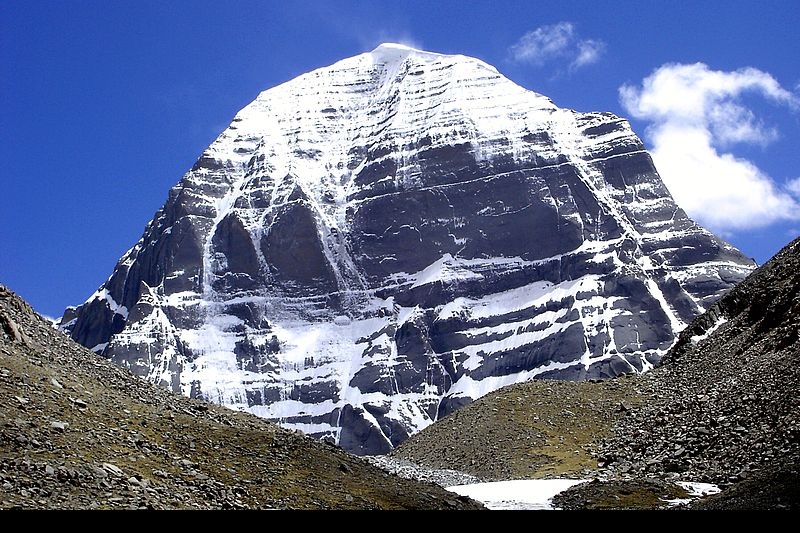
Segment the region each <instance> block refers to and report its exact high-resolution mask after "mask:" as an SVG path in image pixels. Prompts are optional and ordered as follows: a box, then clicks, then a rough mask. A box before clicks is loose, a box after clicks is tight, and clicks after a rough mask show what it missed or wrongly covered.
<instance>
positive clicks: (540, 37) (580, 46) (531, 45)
mask: <svg viewBox="0 0 800 533" xmlns="http://www.w3.org/2000/svg"><path fill="white" fill-rule="evenodd" d="M508 51H509V53H510V54H511V57H512V59H513V60H514V61H518V62H520V63H528V64H531V65H534V66H542V65H544V64H545V63H547V62H548V61H552V60H564V61H567V62H569V68H570V69H572V70H574V69H577V68H580V67H583V66H586V65H590V64H592V63H596V62H597V61H598V60H599V59H600V56H601V55H602V54H603V52H604V51H605V43H604V42H603V41H599V40H595V39H581V38H580V36H579V35H578V32H577V31H576V30H575V25H574V24H572V23H571V22H559V23H558V24H552V25H549V26H540V27H538V28H536V29H535V30H532V31H529V32H528V33H526V34H525V35H523V36H522V37H521V38H520V39H519V41H517V42H516V43H514V44H513V45H512V46H511V47H510V48H509V49H508Z"/></svg>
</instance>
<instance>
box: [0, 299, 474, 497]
mask: <svg viewBox="0 0 800 533" xmlns="http://www.w3.org/2000/svg"><path fill="white" fill-rule="evenodd" d="M0 325H1V326H2V327H0V509H477V508H480V505H479V504H477V503H476V502H474V501H472V500H469V499H467V498H462V497H458V496H456V495H454V494H452V493H450V492H447V491H445V490H444V489H443V488H441V487H440V486H438V485H434V484H432V483H421V482H414V481H409V480H406V479H402V478H399V477H396V476H392V475H389V474H387V473H386V472H384V471H382V470H379V469H377V468H375V467H373V466H371V465H369V464H368V463H367V462H366V461H364V460H362V459H360V458H358V457H354V456H353V455H352V454H348V453H346V452H344V451H343V450H341V449H339V448H337V447H334V446H330V445H327V444H325V443H322V442H319V441H317V440H314V439H312V438H310V437H307V436H303V435H300V434H299V433H298V432H294V431H290V430H286V429H283V428H280V427H279V426H277V425H275V424H272V423H270V422H268V421H266V420H264V419H263V418H260V417H257V416H254V415H252V414H249V413H240V412H234V411H231V410H229V409H225V408H222V407H219V406H215V405H213V404H208V403H207V402H202V401H198V400H192V399H189V398H186V397H185V396H183V395H179V394H175V393H173V392H171V391H168V390H166V389H164V388H163V387H157V386H155V385H153V384H150V383H147V382H146V381H144V380H142V379H139V378H137V377H135V376H133V375H132V374H131V373H130V372H128V371H127V370H124V369H122V368H119V367H118V366H116V365H114V364H112V363H111V362H109V361H107V360H104V359H102V358H101V357H99V356H97V355H96V354H94V353H92V352H90V351H89V350H87V349H86V348H84V347H82V346H80V345H78V344H76V343H75V342H73V341H72V340H71V339H69V338H68V337H66V336H65V335H63V334H62V333H60V332H58V331H56V330H55V329H53V327H52V326H51V325H50V324H49V323H48V322H46V321H45V320H44V319H42V318H41V317H39V316H38V315H36V313H34V312H33V310H32V309H31V308H30V306H29V305H28V304H26V303H25V302H24V301H22V300H21V299H20V298H19V297H18V296H17V295H15V294H14V293H12V292H11V291H9V290H8V289H6V288H5V287H3V286H0Z"/></svg>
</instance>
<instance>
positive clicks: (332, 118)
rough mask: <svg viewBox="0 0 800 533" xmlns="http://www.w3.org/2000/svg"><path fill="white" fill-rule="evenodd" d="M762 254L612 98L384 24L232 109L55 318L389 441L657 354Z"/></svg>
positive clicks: (350, 446)
mask: <svg viewBox="0 0 800 533" xmlns="http://www.w3.org/2000/svg"><path fill="white" fill-rule="evenodd" d="M753 267H754V265H753V264H752V261H750V260H748V259H747V258H745V257H744V256H743V255H742V254H741V253H740V252H739V251H737V250H736V249H734V248H733V247H731V246H730V245H728V244H727V243H725V242H723V241H721V240H720V239H718V238H717V237H715V236H714V235H712V234H711V233H709V232H708V231H706V230H705V229H703V228H701V227H699V226H698V225H697V224H695V223H694V222H693V221H691V220H690V219H689V218H688V217H687V216H686V214H685V213H684V212H683V210H681V209H680V207H678V206H677V205H676V204H675V202H674V201H673V199H672V197H671V196H670V194H669V192H668V191H667V189H666V187H665V186H664V184H663V183H662V181H661V179H660V178H659V176H658V173H657V171H656V169H655V168H654V167H653V163H652V160H651V159H650V156H649V155H648V153H647V152H646V150H645V148H644V146H643V144H642V142H641V141H640V139H639V138H638V137H637V136H636V135H635V134H634V133H633V132H632V131H631V128H630V126H629V125H628V123H627V122H626V121H625V120H623V119H621V118H619V117H616V116H614V115H612V114H609V113H579V112H576V111H572V110H568V109H561V108H559V107H557V106H556V105H555V104H554V103H553V102H552V101H551V100H550V99H548V98H547V97H545V96H542V95H540V94H537V93H535V92H532V91H529V90H526V89H524V88H522V87H520V86H518V85H516V84H514V83H513V82H511V81H510V80H508V79H507V78H505V77H503V76H502V75H501V74H499V73H498V71H497V70H496V69H495V68H494V67H492V66H490V65H488V64H486V63H484V62H483V61H480V60H478V59H475V58H471V57H465V56H460V55H443V54H436V53H430V52H423V51H418V50H414V49H411V48H408V47H405V46H402V45H396V44H384V45H381V46H379V47H378V48H376V49H375V50H373V51H372V52H369V53H365V54H361V55H358V56H355V57H352V58H349V59H345V60H342V61H339V62H337V63H335V64H333V65H331V66H329V67H326V68H321V69H318V70H314V71H312V72H309V73H307V74H304V75H302V76H300V77H298V78H296V79H294V80H292V81H289V82H287V83H284V84H282V85H279V86H277V87H274V88H272V89H269V90H267V91H264V92H262V93H261V94H260V95H259V96H258V97H257V98H256V99H255V100H254V101H253V102H252V103H251V104H249V105H248V106H246V107H245V108H244V109H242V110H241V111H240V112H239V113H238V114H237V115H236V117H234V119H233V122H232V123H231V125H230V126H229V127H228V128H227V129H226V130H225V131H224V132H222V133H221V134H220V136H219V137H218V138H217V139H216V140H215V141H214V142H213V143H212V144H211V145H210V146H209V147H208V148H207V149H206V150H205V151H204V152H203V154H202V155H201V156H200V158H199V159H198V160H197V162H196V163H195V164H194V166H193V167H192V168H191V169H190V170H189V171H188V172H187V173H186V174H185V175H184V176H183V178H182V179H181V180H180V182H179V183H178V184H177V185H176V186H175V187H173V188H172V190H171V191H170V193H169V197H168V199H167V201H166V203H165V204H164V206H163V207H162V208H161V209H160V210H159V211H158V212H157V213H156V215H155V217H154V219H153V220H152V221H151V222H150V223H149V224H148V226H147V227H146V229H145V232H144V235H143V236H142V238H141V240H140V241H139V242H138V243H136V244H135V245H134V246H133V248H131V249H130V250H129V251H128V252H127V253H126V254H125V255H124V256H123V257H122V259H120V261H119V263H118V264H117V266H116V268H115V269H114V272H113V273H112V274H111V276H110V277H109V278H108V280H107V281H106V282H105V283H103V285H102V286H101V287H100V288H99V289H98V291H97V292H96V293H95V294H93V295H91V296H90V297H89V298H88V299H87V301H86V302H85V303H84V304H83V305H81V306H80V307H78V308H70V309H68V310H67V311H66V312H65V314H64V317H63V318H62V320H61V327H62V328H63V329H64V330H65V331H67V332H69V333H70V335H71V336H72V338H73V339H75V340H77V341H78V342H80V343H81V344H83V345H84V346H87V347H90V348H92V349H93V350H94V351H95V352H97V353H100V354H102V355H103V356H105V357H108V358H110V359H112V360H113V361H115V362H116V363H118V364H120V365H122V366H124V367H126V368H129V369H130V370H132V371H133V372H134V373H135V374H137V375H140V376H142V377H145V378H146V379H148V380H150V381H152V382H154V383H159V384H161V385H163V386H166V387H168V388H171V389H172V390H174V391H180V392H183V393H184V394H186V395H190V396H192V397H195V398H204V399H206V400H209V401H211V402H216V403H220V404H223V405H226V406H228V407H231V408H234V409H242V410H247V411H250V412H252V413H255V414H258V415H260V416H263V417H266V418H269V419H272V420H276V421H279V422H280V423H281V424H283V425H285V426H287V427H290V428H294V429H299V430H302V431H304V432H306V433H308V434H312V435H315V436H317V437H320V438H327V439H331V440H333V441H335V442H336V443H338V444H339V445H341V446H342V447H344V448H345V449H347V450H350V451H353V452H355V453H382V452H386V451H388V450H389V449H391V448H392V447H393V446H395V445H397V444H398V443H400V442H402V441H403V440H404V439H406V438H407V437H408V436H409V435H410V434H411V433H414V432H416V431H418V430H419V429H421V428H423V427H425V426H426V425H429V424H430V423H432V422H433V421H435V420H436V419H437V418H439V417H441V416H443V415H445V414H447V413H449V412H451V411H453V410H454V409H456V408H458V407H460V406H462V405H464V404H466V403H469V402H470V401H472V400H473V399H475V398H478V397H480V396H482V395H483V394H486V393H487V392H489V391H492V390H495V389H497V388H499V387H501V386H504V385H508V384H511V383H514V382H519V381H524V380H528V379H531V378H535V377H541V378H558V379H570V380H579V379H586V378H604V377H611V376H615V375H618V374H620V373H627V372H632V371H642V370H645V369H647V368H650V367H651V366H652V365H654V364H655V363H657V362H658V361H659V358H660V357H661V355H662V354H663V353H665V351H666V350H667V349H668V348H669V347H670V346H671V345H672V344H673V342H674V340H675V338H676V334H677V332H678V331H679V330H681V329H682V328H683V327H684V326H685V324H687V323H688V322H689V321H690V320H691V319H692V318H694V317H695V316H697V315H698V314H700V313H701V312H702V311H703V310H704V309H705V308H707V307H708V306H709V305H711V304H712V303H713V302H715V301H716V300H717V299H718V298H719V297H720V296H721V295H722V294H723V293H724V292H725V291H726V290H727V289H728V288H730V287H731V286H732V285H734V284H735V283H737V282H738V281H740V280H741V279H743V278H744V277H745V276H746V274H747V273H749V272H750V271H751V270H752V268H753Z"/></svg>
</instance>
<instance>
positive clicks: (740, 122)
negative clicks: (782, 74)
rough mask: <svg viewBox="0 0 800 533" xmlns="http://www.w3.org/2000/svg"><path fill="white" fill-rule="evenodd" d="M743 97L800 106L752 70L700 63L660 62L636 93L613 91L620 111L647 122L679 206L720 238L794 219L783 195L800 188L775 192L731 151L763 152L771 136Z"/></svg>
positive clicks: (798, 208)
mask: <svg viewBox="0 0 800 533" xmlns="http://www.w3.org/2000/svg"><path fill="white" fill-rule="evenodd" d="M748 93H749V94H756V95H760V96H761V97H763V98H765V99H766V100H768V101H770V102H772V103H773V104H776V105H781V106H786V107H789V108H790V109H795V110H796V109H798V108H800V101H798V98H797V97H796V96H795V95H793V94H792V93H791V92H789V91H787V90H786V89H784V88H783V87H781V85H780V84H779V83H778V82H777V81H776V80H775V79H774V78H773V77H772V76H771V75H770V74H768V73H766V72H763V71H760V70H758V69H754V68H746V69H740V70H737V71H734V72H723V71H714V70H711V69H709V68H708V66H706V65H704V64H702V63H695V64H692V65H683V64H667V65H663V66H661V67H660V68H658V69H656V70H655V71H654V72H653V73H652V74H651V75H650V76H648V77H647V78H645V79H644V80H643V82H642V85H641V86H640V87H637V86H631V85H623V86H622V87H620V89H619V94H620V101H621V103H622V105H623V107H625V109H626V110H627V112H628V113H630V114H631V115H632V116H633V117H635V118H638V119H642V120H647V121H649V122H650V125H649V126H648V128H647V130H646V134H647V137H648V139H649V141H650V143H651V144H652V149H651V151H650V152H651V154H652V156H653V160H654V162H655V165H656V168H657V169H658V172H659V174H660V175H661V177H662V178H663V180H664V183H666V185H667V187H668V188H669V190H670V192H671V193H672V195H673V197H674V198H675V200H676V201H677V202H678V205H680V206H681V207H683V208H684V209H685V210H686V211H687V213H688V214H689V216H691V217H692V218H694V219H695V220H697V221H698V222H700V223H701V224H703V225H705V226H707V227H709V228H710V229H712V230H714V231H717V232H720V233H729V232H731V231H737V230H744V229H748V228H756V227H763V226H767V225H769V224H772V223H774V222H778V221H780V220H797V219H800V203H798V200H797V199H795V198H793V197H792V194H790V192H789V191H790V190H791V191H793V192H795V193H800V183H795V182H791V184H789V185H788V186H786V187H781V186H780V185H778V184H777V183H775V181H774V180H773V179H772V178H770V177H769V176H768V175H767V174H766V173H764V172H763V171H762V170H760V169H759V168H758V167H757V166H756V165H755V164H754V163H753V162H751V161H748V160H746V159H743V158H741V157H737V156H736V155H734V154H733V153H731V151H730V149H731V148H732V147H733V146H734V145H736V144H738V143H747V144H756V145H762V146H766V145H767V144H769V143H770V142H772V141H774V140H775V139H776V138H777V136H778V132H777V131H776V130H775V129H774V128H770V127H767V126H766V125H764V124H762V123H761V121H760V120H759V119H758V117H757V116H756V115H755V113H754V112H753V110H752V109H750V108H748V107H746V106H745V105H744V104H743V102H742V98H741V97H742V96H743V95H744V94H748ZM795 181H797V180H795ZM795 188H796V189H797V190H796V189H795ZM798 198H800V194H798Z"/></svg>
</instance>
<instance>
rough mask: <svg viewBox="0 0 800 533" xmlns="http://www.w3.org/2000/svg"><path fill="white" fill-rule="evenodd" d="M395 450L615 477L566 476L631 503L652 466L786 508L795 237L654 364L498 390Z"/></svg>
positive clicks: (511, 469) (718, 499)
mask: <svg viewBox="0 0 800 533" xmlns="http://www.w3.org/2000/svg"><path fill="white" fill-rule="evenodd" d="M393 454H394V455H396V456H397V457H401V458H405V459H409V460H412V461H415V462H417V463H420V464H423V465H426V466H432V467H441V466H442V465H444V464H447V465H449V467H450V468H456V469H459V470H464V471H466V472H469V473H472V474H474V475H477V476H480V477H483V478H486V479H509V478H518V477H552V476H567V477H580V478H593V477H595V478H598V479H600V480H613V483H608V484H603V483H589V484H583V485H579V486H577V487H575V488H573V489H570V490H569V491H567V493H566V494H565V495H563V496H561V497H559V498H561V499H560V500H559V501H561V503H562V505H564V506H566V507H570V508H575V507H624V506H626V505H628V506H636V505H638V504H641V501H632V500H631V498H630V495H631V494H632V490H633V489H631V487H638V488H639V489H641V488H642V487H643V486H645V485H646V484H645V485H642V482H643V481H646V480H651V479H657V480H675V479H683V480H691V481H708V482H713V483H716V484H718V485H720V486H721V487H723V488H724V490H723V491H722V493H721V494H719V495H717V496H713V497H711V498H709V499H706V500H703V501H701V502H699V503H696V504H693V505H695V506H697V507H706V508H797V507H798V505H800V468H799V467H798V465H800V239H797V240H795V241H794V242H792V243H790V244H789V245H787V246H786V247H785V248H784V249H783V250H781V252H780V253H778V254H777V255H776V256H775V257H774V258H773V259H771V260H770V261H769V262H768V263H766V264H765V265H763V266H762V267H760V268H759V269H758V270H756V271H755V272H754V273H753V274H752V275H751V276H749V277H748V278H747V279H746V280H745V281H744V282H742V283H741V284H739V285H738V286H736V287H735V288H734V289H732V290H731V291H730V292H729V293H728V294H727V295H726V296H724V297H723V298H722V299H721V300H720V301H719V302H718V303H717V304H715V305H713V306H712V307H711V308H710V309H709V311H708V312H707V313H705V314H704V315H702V316H700V317H699V318H698V319H696V320H695V321H694V322H692V324H691V325H690V326H689V327H688V328H687V329H686V330H685V331H684V332H683V333H681V335H680V338H679V341H678V343H677V344H676V346H675V347H674V348H673V349H672V350H670V351H669V352H668V354H667V355H666V356H665V358H664V361H663V365H662V366H660V367H659V368H656V369H655V370H653V371H651V372H648V373H646V374H643V375H638V376H630V377H625V378H621V379H614V380H609V381H602V382H587V383H568V382H547V381H539V382H531V383H525V384H520V385H515V386H513V387H508V388H505V389H501V390H500V391H497V392H495V393H493V394H491V395H488V396H486V397H484V398H483V399H481V400H479V401H477V402H475V403H474V404H472V405H470V406H467V407H465V408H464V409H462V410H460V411H458V412H456V413H454V414H452V415H451V416H449V417H447V418H445V419H443V420H440V421H439V422H438V423H437V424H435V425H433V426H431V427H430V428H427V429H426V430H424V431H423V432H421V433H420V434H418V435H416V436H414V437H413V438H412V439H410V440H409V441H407V442H406V443H404V444H403V445H402V446H401V447H400V448H398V449H397V450H395V451H394V452H393ZM492 458H496V459H497V460H496V461H491V459H492ZM496 463H499V464H496ZM653 486H659V485H658V484H656V485H652V486H649V488H647V491H651V492H652V487H653ZM603 487H605V488H603ZM665 494H666V492H665ZM623 496H624V498H623ZM651 496H652V494H651ZM626 498H627V499H626ZM609 500H610V501H609ZM645 500H647V502H648V503H647V505H651V506H653V505H655V506H657V505H664V502H663V501H662V500H660V499H659V498H650V499H647V498H645ZM625 502H627V503H625Z"/></svg>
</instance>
